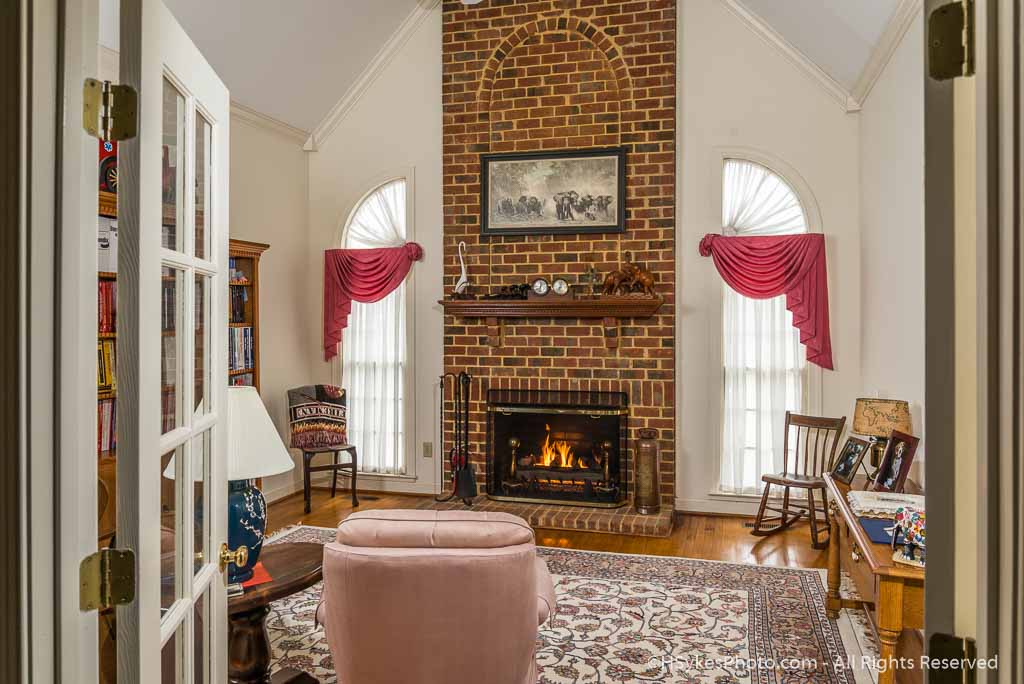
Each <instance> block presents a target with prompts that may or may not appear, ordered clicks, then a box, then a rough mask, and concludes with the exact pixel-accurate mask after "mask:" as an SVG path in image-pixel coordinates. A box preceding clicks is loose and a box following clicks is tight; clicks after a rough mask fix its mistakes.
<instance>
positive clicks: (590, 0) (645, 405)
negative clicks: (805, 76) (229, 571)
mask: <svg viewBox="0 0 1024 684" xmlns="http://www.w3.org/2000/svg"><path fill="white" fill-rule="evenodd" d="M443 7H444V14H443V48H442V49H443V82H442V87H443V101H444V119H443V134H444V150H443V155H444V169H443V173H444V250H445V254H444V256H445V272H444V276H445V277H444V284H445V292H446V294H447V293H450V292H451V289H452V287H453V286H454V284H455V281H456V279H457V278H458V275H459V266H458V259H457V246H458V243H459V241H465V242H466V244H467V246H468V248H469V251H468V259H467V260H468V266H469V271H470V278H471V280H472V282H473V285H474V287H475V291H476V292H478V293H483V292H488V291H490V290H492V289H496V288H497V287H499V286H502V285H509V284H516V283H522V282H527V281H529V280H531V279H533V278H535V277H537V276H545V277H547V278H548V279H549V280H551V279H552V278H555V277H558V276H563V277H567V278H568V279H569V280H570V282H575V281H576V278H577V276H578V275H579V274H582V273H584V272H586V271H587V269H589V268H590V267H591V266H593V267H596V268H597V269H598V270H599V271H600V272H601V273H607V272H608V271H610V270H612V269H614V268H618V266H619V265H620V263H621V262H622V261H624V260H625V254H626V253H627V252H629V253H631V255H632V258H633V260H634V261H636V262H639V263H641V264H643V265H645V266H646V267H647V268H648V269H650V270H651V271H652V272H653V273H654V275H655V278H656V281H657V286H656V290H657V292H658V294H660V295H661V296H662V297H664V299H665V304H664V306H662V307H661V309H660V310H659V312H658V313H657V314H656V315H655V316H652V317H649V318H637V319H623V320H621V321H617V322H616V321H613V323H617V325H614V326H613V329H612V332H617V335H618V341H617V345H616V346H611V347H610V346H609V345H606V340H605V338H606V336H607V335H608V334H609V333H608V331H606V327H607V326H605V325H603V324H602V321H601V320H592V319H591V320H588V319H566V318H536V319H534V318H520V319H508V320H506V321H505V322H504V324H503V329H502V330H500V331H498V330H497V326H496V325H492V326H490V327H489V326H488V325H487V320H486V319H482V318H473V317H462V316H455V315H451V314H446V315H445V318H444V321H445V328H444V365H445V371H446V372H455V373H457V372H459V371H462V370H466V371H467V372H469V373H470V374H471V375H473V377H474V379H475V380H474V385H473V401H472V403H471V406H470V435H469V437H470V451H471V454H472V458H473V460H474V461H475V462H476V463H477V471H478V473H479V476H480V478H481V482H480V487H481V491H483V484H484V483H483V477H484V472H485V468H484V467H483V462H482V459H483V454H484V453H485V440H486V434H485V433H486V416H485V411H484V408H485V397H486V392H487V390H488V389H558V390H584V391H605V392H626V393H627V394H628V395H629V406H630V416H629V428H628V449H627V453H626V455H625V459H626V473H627V483H628V487H629V489H630V490H632V487H633V482H632V480H633V476H632V463H633V445H634V444H635V442H636V440H637V434H638V430H640V429H641V428H651V429H654V430H655V431H656V432H657V435H658V441H659V446H660V457H661V471H660V486H661V490H660V493H661V497H662V501H663V509H664V510H666V511H667V512H668V513H667V514H666V515H665V516H664V517H665V519H666V520H668V521H669V524H670V522H671V515H670V511H671V508H672V505H673V502H674V499H675V444H676V441H675V440H676V435H675V429H676V426H675V407H674V393H675V370H674V369H675V347H674V338H675V311H674V305H675V243H674V232H675V185H676V183H675V178H676V175H675V116H676V109H675V107H676V103H675V62H676V43H675V40H676V38H675V30H676V3H675V0H636V1H630V2H622V1H621V0H538V1H536V2H524V1H522V0H516V1H513V0H489V1H488V2H487V3H485V4H482V5H478V6H472V7H471V6H465V5H463V4H461V2H459V1H458V0H444V6H443ZM619 145H621V146H624V147H625V148H626V151H627V190H626V232H625V233H622V234H608V235H559V236H526V237H510V236H500V237H494V238H490V239H485V238H482V237H481V235H480V154H481V153H487V152H510V151H527V150H568V149H581V148H592V147H613V146H619ZM492 328H493V329H492ZM499 335H500V340H498V339H496V338H497V336H499ZM489 337H490V339H489ZM489 342H490V344H489ZM494 342H498V344H497V345H495V344H493V343H494ZM446 408H447V411H448V413H447V414H446V415H449V416H450V415H451V402H450V400H449V401H447V404H446ZM451 440H452V435H451V423H450V421H449V423H448V425H447V427H446V436H445V442H446V444H447V445H450V444H451V443H452V441H451ZM479 505H481V506H484V507H493V508H488V509H487V510H505V506H508V504H500V503H498V502H487V503H481V504H479ZM518 506H519V511H523V510H527V513H526V515H525V516H524V517H531V516H532V517H536V521H535V520H534V519H532V518H531V523H533V524H537V525H543V526H545V527H561V528H565V529H597V530H599V531H627V532H637V529H638V527H639V528H640V529H647V527H648V525H651V526H654V527H656V528H657V529H659V530H661V528H660V527H658V525H660V524H661V523H656V522H653V519H644V520H643V521H642V522H640V523H634V522H633V521H629V520H627V519H628V518H633V517H639V516H635V515H633V514H632V512H631V511H632V509H631V508H622V509H617V510H616V511H611V512H610V511H607V510H603V511H597V510H587V509H583V510H586V513H584V512H583V510H581V509H578V508H573V507H560V506H537V507H531V506H529V505H526V506H523V505H522V504H519V505H518ZM531 508H537V509H543V510H538V511H537V512H531V511H529V510H528V509H531ZM519 514H520V515H522V514H523V513H522V512H520V513H519ZM541 519H543V521H541ZM616 527H618V528H619V529H615V528H616ZM627 528H628V529H627ZM637 533H640V534H643V533H644V532H642V531H641V532H637ZM666 533H667V532H666Z"/></svg>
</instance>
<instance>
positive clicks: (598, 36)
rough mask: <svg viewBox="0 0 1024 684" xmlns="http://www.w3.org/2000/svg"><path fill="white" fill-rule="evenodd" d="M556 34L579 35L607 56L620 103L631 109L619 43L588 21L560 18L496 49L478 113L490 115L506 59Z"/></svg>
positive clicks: (528, 27)
mask: <svg viewBox="0 0 1024 684" xmlns="http://www.w3.org/2000/svg"><path fill="white" fill-rule="evenodd" d="M555 32H558V33H566V32H569V33H576V34H579V35H580V36H582V37H583V38H584V39H586V40H587V41H588V42H590V43H591V44H592V45H593V46H594V48H595V49H596V50H598V51H600V52H601V54H602V55H604V58H605V59H606V60H607V62H608V64H609V66H610V67H611V70H612V72H613V73H614V75H615V79H616V81H617V83H618V91H619V99H620V100H621V101H622V102H623V105H624V107H626V108H629V106H630V102H631V98H630V91H631V90H632V88H631V86H630V78H629V67H628V66H627V65H626V62H625V60H623V58H622V54H621V53H620V52H619V49H618V47H616V45H615V42H614V41H613V40H612V39H611V38H610V37H609V36H608V34H606V33H605V32H604V31H602V30H601V29H600V28H599V27H597V26H595V25H594V24H591V23H590V22H588V21H586V20H585V19H581V18H579V17H574V16H565V15H560V16H551V17H544V18H541V19H537V20H536V21H531V22H528V23H526V24H522V25H521V26H519V27H518V28H517V29H516V30H515V31H513V32H512V33H511V34H510V35H509V36H508V37H507V38H506V39H505V40H504V41H502V42H501V43H500V44H499V45H498V47H496V48H495V49H494V51H493V52H492V53H491V55H490V57H489V58H488V59H487V61H486V62H485V63H484V67H483V70H482V71H481V76H480V85H479V88H478V90H477V103H478V111H481V112H486V111H488V109H487V105H489V104H490V101H491V100H490V93H491V90H492V89H493V88H494V81H495V80H496V78H497V75H498V70H499V69H500V68H501V65H502V63H503V62H504V61H505V60H506V58H508V56H509V55H510V54H512V52H513V51H514V50H515V49H516V48H517V47H519V46H520V45H521V44H522V43H525V42H526V41H527V40H528V39H530V38H531V37H532V36H535V35H537V34H543V33H555Z"/></svg>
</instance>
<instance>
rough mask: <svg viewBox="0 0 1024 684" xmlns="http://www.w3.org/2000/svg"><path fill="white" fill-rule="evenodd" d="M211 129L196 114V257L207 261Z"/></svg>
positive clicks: (205, 121) (201, 117)
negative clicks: (207, 199)
mask: <svg viewBox="0 0 1024 684" xmlns="http://www.w3.org/2000/svg"><path fill="white" fill-rule="evenodd" d="M212 137H213V127H212V126H210V123H209V122H208V121H207V120H206V119H204V118H203V115H202V114H200V113H199V112H196V155H195V156H196V248H195V249H196V256H197V257H199V258H200V259H209V258H211V255H210V230H209V226H210V224H209V221H208V219H207V209H208V207H207V201H206V198H207V197H208V191H207V188H208V187H209V183H210V143H211V141H212Z"/></svg>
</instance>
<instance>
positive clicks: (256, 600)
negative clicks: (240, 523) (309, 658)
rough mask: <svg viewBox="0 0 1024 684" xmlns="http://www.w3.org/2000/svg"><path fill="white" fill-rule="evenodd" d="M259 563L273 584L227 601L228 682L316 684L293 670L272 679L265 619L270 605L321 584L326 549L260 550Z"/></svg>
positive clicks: (275, 546)
mask: <svg viewBox="0 0 1024 684" xmlns="http://www.w3.org/2000/svg"><path fill="white" fill-rule="evenodd" d="M260 562H262V563H263V567H264V568H266V570H267V572H268V573H269V574H270V576H271V578H272V579H271V581H269V582H266V583H264V584H257V585H256V586H254V587H249V588H248V589H246V590H245V593H244V594H242V595H241V596H234V597H232V598H230V599H228V681H230V682H232V684H257V683H258V684H267V683H269V682H273V684H285V683H286V682H287V683H292V682H294V683H295V684H299V683H307V682H308V683H315V682H316V681H317V680H316V679H315V678H314V677H311V676H310V675H308V674H306V673H304V672H299V671H297V670H292V669H287V670H279V671H278V672H276V673H274V676H273V677H271V676H270V660H271V652H270V635H269V634H268V633H267V625H266V618H267V614H268V613H269V612H270V603H271V602H272V601H277V600H278V599H282V598H285V597H287V596H291V595H292V594H295V593H297V592H300V591H302V590H304V589H308V588H309V587H311V586H313V585H314V584H316V583H317V582H319V581H320V580H321V579H323V562H324V547H323V546H322V545H321V544H312V543H308V542H297V543H287V542H284V543H279V544H270V545H269V546H264V547H263V551H262V552H261V553H260Z"/></svg>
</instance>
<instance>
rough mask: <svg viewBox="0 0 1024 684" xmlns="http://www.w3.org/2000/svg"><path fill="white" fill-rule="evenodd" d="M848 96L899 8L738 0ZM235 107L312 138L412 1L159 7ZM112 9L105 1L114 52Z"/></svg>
mask: <svg viewBox="0 0 1024 684" xmlns="http://www.w3.org/2000/svg"><path fill="white" fill-rule="evenodd" d="M735 1H736V2H737V3H738V4H741V5H742V6H743V7H745V8H746V9H747V10H748V11H749V12H751V13H752V14H754V15H756V16H757V17H758V18H760V19H761V20H762V21H764V23H766V24H767V25H768V26H770V27H771V28H772V29H774V30H775V31H776V32H777V33H778V34H780V35H781V36H782V37H783V38H785V39H786V40H787V41H788V42H789V43H790V44H791V45H792V46H793V47H795V48H796V49H797V50H799V51H800V52H802V53H803V54H804V55H805V56H806V57H807V58H809V59H810V61H811V62H813V63H815V64H817V65H818V67H820V68H821V69H822V70H823V71H825V72H826V73H827V74H828V75H829V76H831V77H832V78H833V79H834V80H835V81H836V82H838V83H839V84H840V85H841V86H843V88H844V89H845V90H846V91H847V92H851V91H853V90H854V86H855V84H856V83H857V79H858V77H859V76H860V75H861V72H862V71H863V70H864V66H865V65H866V64H867V63H868V60H869V58H870V56H871V53H872V51H873V50H874V48H875V46H876V45H877V44H878V43H879V39H880V38H881V37H882V34H883V33H884V31H885V28H886V26H887V25H888V23H889V20H890V19H891V18H892V16H893V14H894V12H895V11H896V9H897V6H898V5H899V3H900V1H901V0H735ZM165 2H166V3H167V5H168V7H169V8H170V9H171V11H172V12H173V13H174V15H175V16H176V17H177V19H178V21H179V22H181V24H182V26H183V27H184V28H185V31H186V32H187V33H188V34H189V35H190V36H191V37H192V40H193V41H195V43H196V45H197V46H198V47H199V49H200V50H201V51H202V53H203V54H204V55H205V56H206V59H207V60H209V62H210V63H211V64H212V65H213V68H214V69H215V70H216V71H217V73H218V74H219V75H220V77H221V78H222V79H223V80H224V82H225V83H226V84H227V86H228V88H229V89H230V90H231V99H232V100H234V101H235V102H239V103H241V104H243V105H245V106H247V107H250V108H252V109H255V110H256V111H258V112H260V113H262V114H266V115H268V116H271V117H274V118H276V119H279V120H281V121H284V122H285V123H288V124H291V125H292V126H296V127H298V128H301V129H304V130H306V131H312V130H313V129H314V128H315V127H316V125H317V124H318V123H320V121H321V120H323V118H324V117H325V116H326V115H327V113H328V112H329V111H330V109H331V107H332V106H333V105H334V104H335V103H336V102H337V101H338V100H339V99H340V98H341V97H342V96H343V95H344V94H345V92H346V91H347V90H348V88H349V86H351V85H352V84H353V83H354V82H355V80H356V79H357V78H358V77H359V75H360V74H361V73H362V72H363V70H364V69H365V68H366V66H367V65H368V64H369V63H370V61H371V60H372V59H373V57H374V55H376V54H377V52H378V51H379V50H380V48H381V46H383V45H384V43H385V42H386V41H387V40H388V38H389V37H390V36H391V35H392V34H393V33H394V32H395V30H396V29H397V28H398V26H399V25H400V24H401V23H402V21H403V19H405V17H407V16H408V15H409V13H410V12H412V10H413V8H414V7H415V5H416V3H417V0H291V1H290V2H281V0H216V1H215V2H210V1H209V0H165ZM117 3H118V0H101V3H100V7H101V15H100V16H101V21H100V25H101V26H100V34H101V43H103V44H105V45H107V46H108V47H111V48H114V49H116V47H117V40H116V26H117Z"/></svg>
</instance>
